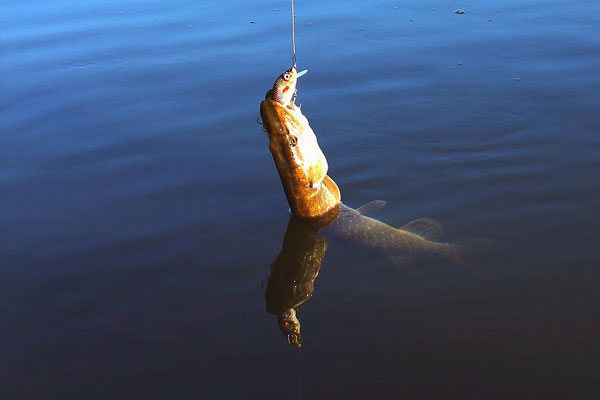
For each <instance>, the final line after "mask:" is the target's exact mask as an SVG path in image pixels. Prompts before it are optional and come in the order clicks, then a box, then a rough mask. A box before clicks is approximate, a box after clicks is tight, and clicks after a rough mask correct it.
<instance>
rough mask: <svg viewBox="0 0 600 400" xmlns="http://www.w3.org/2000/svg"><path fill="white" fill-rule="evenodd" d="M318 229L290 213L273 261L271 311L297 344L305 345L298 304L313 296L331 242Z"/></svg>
mask: <svg viewBox="0 0 600 400" xmlns="http://www.w3.org/2000/svg"><path fill="white" fill-rule="evenodd" d="M321 221H323V220H321ZM323 222H324V224H326V222H327V221H323ZM318 231H319V229H318V226H315V225H313V226H311V225H309V224H306V223H304V222H303V221H302V220H300V219H299V218H297V217H295V216H294V215H290V219H289V221H288V226H287V229H286V231H285V235H284V236H283V245H282V246H281V252H280V253H279V255H278V256H277V258H276V259H275V261H274V262H273V263H272V264H271V275H270V276H269V282H268V284H267V289H266V292H265V298H266V301H267V312H269V313H271V314H275V315H277V322H278V324H279V328H280V329H281V331H282V332H283V334H284V335H285V336H286V338H287V340H288V343H289V344H291V345H294V346H296V347H300V346H301V345H302V337H301V336H300V321H299V320H298V317H297V315H296V308H297V307H299V306H300V305H301V304H303V303H304V302H305V301H306V300H308V299H309V298H310V297H311V296H312V294H313V292H314V290H315V286H314V282H315V279H316V278H317V275H318V274H319V269H320V268H321V264H322V262H323V257H324V256H325V252H326V251H327V246H328V244H329V242H328V241H327V239H326V238H324V237H322V236H317V233H318Z"/></svg>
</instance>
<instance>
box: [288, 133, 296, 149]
mask: <svg viewBox="0 0 600 400" xmlns="http://www.w3.org/2000/svg"><path fill="white" fill-rule="evenodd" d="M289 140H290V146H291V147H296V145H297V144H298V138H297V137H296V136H294V135H290V138H289Z"/></svg>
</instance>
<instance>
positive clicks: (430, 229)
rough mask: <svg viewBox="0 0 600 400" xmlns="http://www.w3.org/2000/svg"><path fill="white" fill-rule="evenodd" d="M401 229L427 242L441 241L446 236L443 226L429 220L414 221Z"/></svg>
mask: <svg viewBox="0 0 600 400" xmlns="http://www.w3.org/2000/svg"><path fill="white" fill-rule="evenodd" d="M400 229H403V230H405V231H409V232H412V233H415V234H417V235H419V236H421V237H422V238H424V239H427V240H434V241H435V240H439V239H440V238H441V237H442V235H443V234H444V228H443V227H442V225H441V224H440V223H439V222H437V221H434V220H433V219H429V218H419V219H415V220H414V221H410V222H409V223H408V224H406V225H404V226H402V227H401V228H400Z"/></svg>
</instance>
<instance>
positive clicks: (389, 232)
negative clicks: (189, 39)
mask: <svg viewBox="0 0 600 400" xmlns="http://www.w3.org/2000/svg"><path fill="white" fill-rule="evenodd" d="M296 78H297V76H296V74H295V68H291V69H289V70H288V71H286V72H284V73H283V74H282V75H281V76H280V77H279V78H277V80H276V81H275V83H274V85H273V88H272V89H271V90H270V91H268V92H267V95H266V96H265V100H263V101H262V102H261V104H260V115H261V118H262V122H263V127H264V129H265V131H266V132H267V135H268V137H269V150H270V151H271V155H272V156H273V161H274V162H275V166H276V167H277V171H278V173H279V177H280V179H281V183H282V186H283V189H284V192H285V195H286V198H287V201H288V203H289V205H290V209H291V211H292V213H293V214H294V215H296V216H297V217H299V218H301V219H303V220H305V221H306V222H307V223H309V224H312V225H321V226H319V228H320V229H324V228H325V227H326V226H327V225H328V226H327V229H326V230H325V233H326V234H328V235H332V236H335V237H340V238H343V239H346V240H349V241H351V242H354V243H357V244H361V245H363V246H366V247H370V248H374V249H378V250H380V251H382V252H383V253H385V254H386V255H387V256H388V257H390V258H391V259H392V260H394V261H400V260H402V259H405V258H406V257H407V256H409V257H410V256H419V255H438V256H441V257H443V258H445V259H448V260H451V261H452V262H455V263H458V264H460V265H464V264H465V261H466V260H465V258H464V253H465V252H468V251H469V250H471V249H473V248H476V247H478V246H479V245H480V244H483V242H482V240H481V239H471V240H467V241H463V242H459V243H444V242H440V241H439V239H440V238H441V236H442V231H443V230H442V226H441V225H440V224H439V223H438V222H436V221H434V220H432V219H428V218H420V219H417V220H414V221H411V222H409V223H407V224H406V225H404V226H402V227H400V228H395V227H392V226H390V225H387V224H385V223H383V222H381V221H379V220H377V219H375V218H372V217H371V216H370V215H373V214H374V213H376V212H377V211H378V210H379V209H381V208H382V207H383V206H384V205H385V202H384V201H381V200H378V201H375V202H371V203H369V204H367V205H365V206H363V207H360V208H358V209H352V208H350V207H347V206H346V205H344V204H343V203H341V194H340V190H339V188H338V186H337V184H336V183H335V182H334V181H333V179H331V178H330V177H329V176H328V175H327V171H328V164H327V159H326V158H325V155H324V154H323V152H322V151H321V148H320V147H319V144H318V141H317V137H316V135H315V134H314V132H313V130H312V128H311V127H310V124H309V122H308V119H307V118H306V117H305V116H304V115H303V114H302V111H301V109H300V108H299V107H298V106H296V105H295V103H294V100H295V98H294V96H291V95H289V93H295V92H296V82H297V79H296ZM324 220H325V221H324Z"/></svg>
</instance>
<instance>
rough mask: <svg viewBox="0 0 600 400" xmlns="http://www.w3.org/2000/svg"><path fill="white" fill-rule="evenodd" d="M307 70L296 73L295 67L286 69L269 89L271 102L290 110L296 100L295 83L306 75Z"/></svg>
mask: <svg viewBox="0 0 600 400" xmlns="http://www.w3.org/2000/svg"><path fill="white" fill-rule="evenodd" d="M307 72H308V70H306V69H305V70H303V71H300V72H299V73H298V72H296V67H295V66H293V67H292V68H290V69H288V70H287V71H285V72H284V73H282V74H281V75H279V77H278V78H277V79H276V80H275V83H274V84H273V88H272V89H271V100H273V101H275V102H277V103H279V104H281V105H283V106H285V107H288V108H291V107H292V105H293V104H294V102H295V100H296V95H297V91H296V83H297V81H298V78H299V77H301V76H302V75H304V74H306V73H307Z"/></svg>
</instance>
